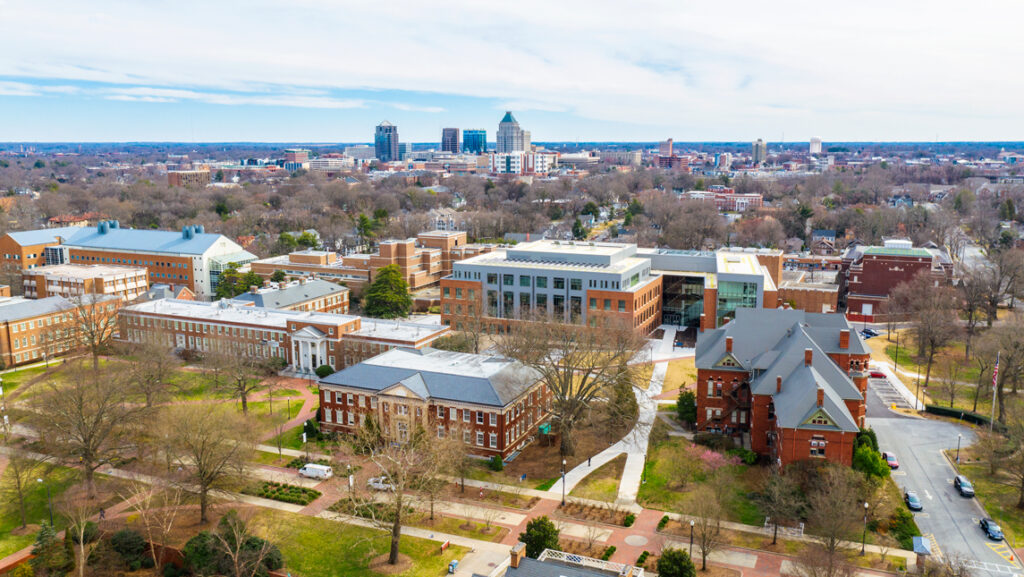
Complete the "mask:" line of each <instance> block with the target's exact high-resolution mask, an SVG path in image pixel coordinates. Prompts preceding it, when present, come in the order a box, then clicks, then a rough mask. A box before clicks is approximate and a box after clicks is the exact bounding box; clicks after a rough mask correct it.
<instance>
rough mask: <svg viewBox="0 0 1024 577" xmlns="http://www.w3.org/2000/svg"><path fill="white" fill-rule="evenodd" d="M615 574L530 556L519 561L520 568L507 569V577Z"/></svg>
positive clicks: (586, 576)
mask: <svg viewBox="0 0 1024 577" xmlns="http://www.w3.org/2000/svg"><path fill="white" fill-rule="evenodd" d="M613 575H615V574H614V573H611V572H609V571H601V570H599V569H591V568H589V567H575V566H572V565H567V564H565V563H556V562H554V561H538V560H536V559H530V558H529V557H525V558H523V559H522V560H521V561H519V567H518V568H515V569H513V568H512V567H509V568H508V570H507V571H505V577H611V576H613Z"/></svg>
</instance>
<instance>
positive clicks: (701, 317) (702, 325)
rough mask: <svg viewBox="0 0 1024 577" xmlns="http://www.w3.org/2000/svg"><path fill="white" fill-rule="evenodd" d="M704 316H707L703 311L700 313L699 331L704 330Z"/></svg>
mask: <svg viewBox="0 0 1024 577" xmlns="http://www.w3.org/2000/svg"><path fill="white" fill-rule="evenodd" d="M706 318H707V317H706V316H705V315H704V313H701V314H700V332H704V324H705V319H706Z"/></svg>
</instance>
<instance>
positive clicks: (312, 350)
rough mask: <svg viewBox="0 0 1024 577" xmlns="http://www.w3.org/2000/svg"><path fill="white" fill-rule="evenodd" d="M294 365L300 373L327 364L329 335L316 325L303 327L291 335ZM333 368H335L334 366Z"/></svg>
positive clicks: (311, 370)
mask: <svg viewBox="0 0 1024 577" xmlns="http://www.w3.org/2000/svg"><path fill="white" fill-rule="evenodd" d="M291 338H292V367H293V369H294V370H295V371H297V372H300V373H311V372H313V371H315V370H316V368H317V367H319V366H320V365H327V364H330V363H328V357H327V335H326V334H324V332H323V331H321V330H320V329H317V328H316V327H309V326H307V327H303V328H302V329H299V330H298V331H295V332H294V333H292V335H291ZM331 368H334V367H333V366H332V367H331Z"/></svg>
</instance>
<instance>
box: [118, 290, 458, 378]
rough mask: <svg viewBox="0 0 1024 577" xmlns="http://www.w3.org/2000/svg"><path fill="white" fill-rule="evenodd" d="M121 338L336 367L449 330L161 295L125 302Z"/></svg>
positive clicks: (299, 365)
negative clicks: (139, 301)
mask: <svg viewBox="0 0 1024 577" xmlns="http://www.w3.org/2000/svg"><path fill="white" fill-rule="evenodd" d="M118 322H119V325H120V329H121V330H120V339H121V340H123V341H127V342H156V343H164V344H166V345H167V346H168V347H170V348H173V349H175V350H192V351H199V352H219V353H228V354H237V355H246V356H250V357H258V358H263V359H268V360H269V359H272V358H274V357H279V358H283V359H284V360H285V362H286V363H287V364H288V366H289V367H290V369H291V370H293V371H297V372H301V373H311V372H312V371H314V370H315V369H316V368H317V367H319V366H321V365H329V366H330V367H332V368H333V369H335V370H337V369H340V368H343V367H347V366H350V365H353V364H356V363H358V362H360V361H362V360H363V359H367V358H369V357H372V356H375V355H378V354H380V353H382V352H385V351H388V350H391V349H393V348H395V347H409V348H423V347H425V346H427V345H429V344H430V343H432V342H434V340H436V339H437V338H438V337H441V336H443V335H444V334H445V333H447V332H448V328H447V327H444V326H441V325H434V324H427V323H411V322H399V321H384V320H379V319H370V318H362V317H357V316H351V315H339V314H331V313H318V312H299V311H282V310H274V309H266V308H259V307H254V306H251V305H249V304H240V303H233V302H231V301H229V300H221V301H217V302H214V303H210V302H201V301H189V300H180V299H160V300H154V301H149V302H145V303H140V304H137V305H132V306H128V307H124V308H123V309H121V311H120V314H119V319H118Z"/></svg>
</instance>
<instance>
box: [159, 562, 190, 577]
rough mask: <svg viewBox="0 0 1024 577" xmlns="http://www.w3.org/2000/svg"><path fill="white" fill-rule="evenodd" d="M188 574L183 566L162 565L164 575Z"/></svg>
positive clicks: (165, 576)
mask: <svg viewBox="0 0 1024 577" xmlns="http://www.w3.org/2000/svg"><path fill="white" fill-rule="evenodd" d="M186 575H188V571H186V570H185V569H184V568H181V569H179V568H177V567H175V566H174V565H171V564H167V565H164V577H185V576H186Z"/></svg>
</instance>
